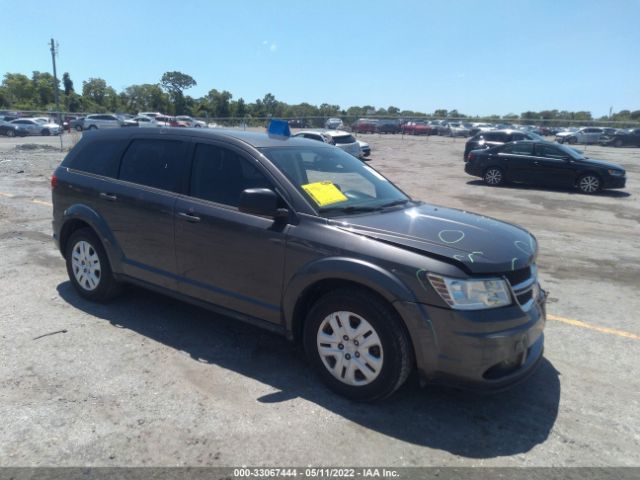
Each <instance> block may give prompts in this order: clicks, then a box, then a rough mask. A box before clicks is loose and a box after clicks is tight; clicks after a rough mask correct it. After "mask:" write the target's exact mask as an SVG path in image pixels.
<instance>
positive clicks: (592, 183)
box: [578, 173, 602, 193]
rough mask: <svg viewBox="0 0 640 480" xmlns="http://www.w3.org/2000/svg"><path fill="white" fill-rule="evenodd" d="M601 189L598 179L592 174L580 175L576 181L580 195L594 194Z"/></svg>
mask: <svg viewBox="0 0 640 480" xmlns="http://www.w3.org/2000/svg"><path fill="white" fill-rule="evenodd" d="M601 187H602V182H601V181H600V178H598V177H597V176H596V175H594V174H592V173H587V174H585V175H582V176H581V177H580V178H579V179H578V189H579V190H580V191H581V192H582V193H596V192H597V191H598V190H600V188H601Z"/></svg>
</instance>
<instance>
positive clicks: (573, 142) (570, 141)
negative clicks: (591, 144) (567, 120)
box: [568, 137, 578, 145]
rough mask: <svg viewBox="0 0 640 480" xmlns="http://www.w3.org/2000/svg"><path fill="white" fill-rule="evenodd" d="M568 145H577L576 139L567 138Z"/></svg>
mask: <svg viewBox="0 0 640 480" xmlns="http://www.w3.org/2000/svg"><path fill="white" fill-rule="evenodd" d="M568 142H569V145H575V144H576V143H578V139H577V138H576V137H569V140H568Z"/></svg>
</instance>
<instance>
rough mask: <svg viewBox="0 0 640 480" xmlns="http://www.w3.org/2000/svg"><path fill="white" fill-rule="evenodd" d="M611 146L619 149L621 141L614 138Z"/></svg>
mask: <svg viewBox="0 0 640 480" xmlns="http://www.w3.org/2000/svg"><path fill="white" fill-rule="evenodd" d="M613 146H614V147H618V148H620V147H621V146H622V139H621V138H616V141H615V142H613Z"/></svg>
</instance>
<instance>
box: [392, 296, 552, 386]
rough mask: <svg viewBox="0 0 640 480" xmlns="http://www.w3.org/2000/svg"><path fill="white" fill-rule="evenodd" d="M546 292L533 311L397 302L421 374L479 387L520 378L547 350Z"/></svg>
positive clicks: (506, 383)
mask: <svg viewBox="0 0 640 480" xmlns="http://www.w3.org/2000/svg"><path fill="white" fill-rule="evenodd" d="M545 303H546V293H544V292H543V291H541V293H540V295H539V297H538V299H536V301H535V302H534V303H533V305H532V306H531V308H530V309H529V310H528V311H524V310H523V309H522V308H521V307H520V306H519V305H517V304H515V305H511V306H509V307H503V308H497V309H490V310H481V311H461V310H451V309H445V308H439V307H434V306H432V305H425V304H418V303H411V302H396V303H395V304H394V305H395V306H396V308H397V309H398V311H399V312H400V314H401V315H402V317H403V318H404V320H405V322H406V324H407V327H408V329H409V332H410V335H411V338H412V342H413V346H414V351H415V355H416V364H417V368H418V372H419V374H420V377H421V379H422V380H423V381H424V382H427V383H442V384H446V385H451V386H455V387H461V388H468V389H472V390H479V391H498V390H502V389H504V388H508V387H510V386H512V385H514V384H516V383H519V382H521V381H523V380H524V379H526V378H527V377H528V376H529V375H531V374H532V373H533V372H534V371H535V370H536V367H537V366H538V365H539V363H540V361H541V359H542V354H543V350H544V335H543V329H544V326H545V323H546V311H545Z"/></svg>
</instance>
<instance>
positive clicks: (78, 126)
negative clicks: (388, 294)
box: [74, 125, 82, 132]
mask: <svg viewBox="0 0 640 480" xmlns="http://www.w3.org/2000/svg"><path fill="white" fill-rule="evenodd" d="M74 128H75V129H76V132H81V131H82V125H76V126H75V127H74Z"/></svg>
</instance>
